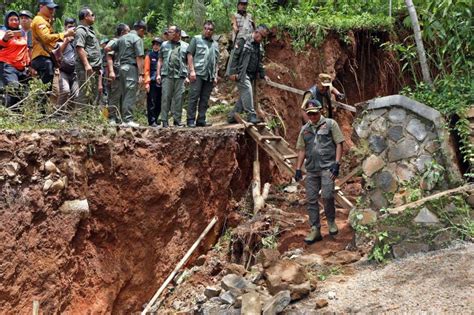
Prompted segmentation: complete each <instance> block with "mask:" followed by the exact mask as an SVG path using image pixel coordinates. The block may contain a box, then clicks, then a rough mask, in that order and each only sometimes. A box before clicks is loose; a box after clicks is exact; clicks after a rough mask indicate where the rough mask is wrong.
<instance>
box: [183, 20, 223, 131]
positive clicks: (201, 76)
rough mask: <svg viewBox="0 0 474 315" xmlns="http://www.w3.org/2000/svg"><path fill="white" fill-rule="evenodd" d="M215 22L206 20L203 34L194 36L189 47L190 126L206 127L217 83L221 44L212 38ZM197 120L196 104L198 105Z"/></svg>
mask: <svg viewBox="0 0 474 315" xmlns="http://www.w3.org/2000/svg"><path fill="white" fill-rule="evenodd" d="M213 33H214V23H213V22H212V21H206V22H205V23H204V30H203V34H202V35H197V36H194V37H193V39H192V40H191V44H190V45H189V47H188V68H189V79H190V81H191V92H190V93H189V105H188V127H191V128H192V127H196V126H201V127H206V126H210V125H211V124H209V123H207V122H206V112H207V108H208V102H209V97H210V96H211V92H212V88H213V86H214V85H215V84H217V70H218V67H217V61H218V60H219V45H218V44H217V42H216V41H215V40H213V39H212V34H213ZM198 101H199V106H198V117H197V121H196V105H198Z"/></svg>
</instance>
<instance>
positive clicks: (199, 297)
mask: <svg viewBox="0 0 474 315" xmlns="http://www.w3.org/2000/svg"><path fill="white" fill-rule="evenodd" d="M206 300H207V297H206V296H205V295H204V294H199V295H197V296H196V298H195V300H194V301H195V302H196V303H197V304H203V303H205V302H206Z"/></svg>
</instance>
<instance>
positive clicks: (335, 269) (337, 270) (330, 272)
mask: <svg viewBox="0 0 474 315" xmlns="http://www.w3.org/2000/svg"><path fill="white" fill-rule="evenodd" d="M341 273H342V269H341V267H340V266H332V267H331V268H327V269H323V270H322V271H321V272H320V273H318V280H319V281H325V280H327V279H328V278H329V277H330V276H336V275H339V274H341Z"/></svg>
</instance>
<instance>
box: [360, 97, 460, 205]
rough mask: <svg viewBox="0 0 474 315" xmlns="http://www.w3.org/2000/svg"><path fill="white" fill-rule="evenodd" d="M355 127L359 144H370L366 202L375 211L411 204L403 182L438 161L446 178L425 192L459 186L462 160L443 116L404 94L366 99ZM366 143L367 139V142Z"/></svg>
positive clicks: (365, 167) (366, 160) (366, 162)
mask: <svg viewBox="0 0 474 315" xmlns="http://www.w3.org/2000/svg"><path fill="white" fill-rule="evenodd" d="M365 106H366V108H365V110H364V111H363V115H362V116H361V119H359V120H357V121H356V123H355V125H354V131H355V134H356V135H357V137H358V138H359V147H364V145H368V150H367V151H369V152H367V155H366V157H365V158H364V160H363V161H362V169H363V173H364V176H365V179H366V181H365V189H366V204H368V205H370V207H371V208H372V209H374V210H379V209H381V208H385V207H389V206H397V205H400V204H403V203H405V202H406V197H407V196H406V194H407V192H406V190H405V189H404V186H403V183H404V182H408V181H410V180H413V179H414V178H416V177H420V178H421V176H423V174H424V173H425V172H426V171H427V169H428V168H429V167H430V165H431V164H432V163H433V162H436V163H437V164H439V165H441V166H443V167H444V169H445V170H446V171H445V172H444V175H443V176H444V180H440V181H438V184H437V186H430V185H428V186H426V184H425V185H424V187H423V189H425V190H435V189H447V188H449V187H453V186H456V185H458V184H459V182H461V181H462V175H461V173H460V171H459V168H458V166H457V164H456V158H455V153H454V150H453V146H452V145H451V144H450V143H449V134H448V133H447V132H446V130H447V129H446V126H445V122H444V120H443V118H442V116H441V114H440V113H439V112H438V111H437V110H435V109H433V108H431V107H428V106H426V105H424V104H422V103H419V102H416V101H414V100H412V99H409V98H407V97H405V96H402V95H392V96H387V97H382V98H377V99H373V100H370V101H368V102H367V103H366V105H365ZM364 142H365V143H364Z"/></svg>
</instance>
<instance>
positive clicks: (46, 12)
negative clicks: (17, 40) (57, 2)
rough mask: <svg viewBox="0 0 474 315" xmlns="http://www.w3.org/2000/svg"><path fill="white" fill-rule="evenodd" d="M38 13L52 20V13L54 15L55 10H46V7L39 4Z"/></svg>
mask: <svg viewBox="0 0 474 315" xmlns="http://www.w3.org/2000/svg"><path fill="white" fill-rule="evenodd" d="M40 12H41V13H42V14H43V15H45V16H46V17H48V18H52V17H53V16H54V13H56V9H54V8H52V9H51V8H48V7H47V6H46V5H43V4H41V5H40Z"/></svg>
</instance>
